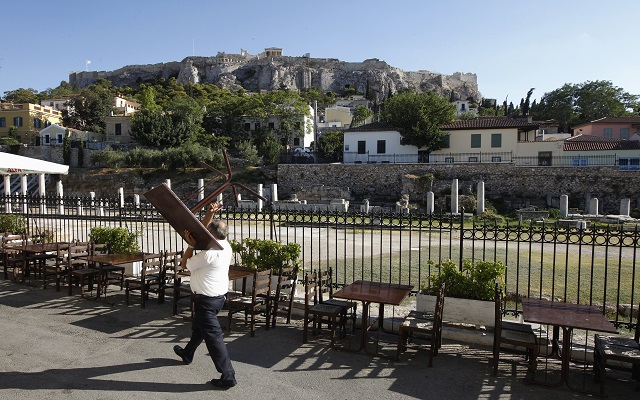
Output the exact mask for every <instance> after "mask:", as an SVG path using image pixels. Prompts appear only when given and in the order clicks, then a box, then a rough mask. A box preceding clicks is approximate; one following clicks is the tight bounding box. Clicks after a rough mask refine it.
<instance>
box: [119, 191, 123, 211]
mask: <svg viewBox="0 0 640 400" xmlns="http://www.w3.org/2000/svg"><path fill="white" fill-rule="evenodd" d="M118 199H120V208H124V188H118Z"/></svg>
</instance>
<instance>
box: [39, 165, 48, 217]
mask: <svg viewBox="0 0 640 400" xmlns="http://www.w3.org/2000/svg"><path fill="white" fill-rule="evenodd" d="M46 193H47V191H46V188H45V180H44V174H39V175H38V194H40V213H41V214H44V213H46V212H47V207H45V204H44V199H43V197H44V195H45V194H46Z"/></svg>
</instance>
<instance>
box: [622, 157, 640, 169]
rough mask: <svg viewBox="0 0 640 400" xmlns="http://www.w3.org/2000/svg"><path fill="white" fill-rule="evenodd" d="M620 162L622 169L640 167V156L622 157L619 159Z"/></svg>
mask: <svg viewBox="0 0 640 400" xmlns="http://www.w3.org/2000/svg"><path fill="white" fill-rule="evenodd" d="M618 164H619V165H620V169H625V170H628V169H633V170H637V169H640V158H621V159H619V160H618Z"/></svg>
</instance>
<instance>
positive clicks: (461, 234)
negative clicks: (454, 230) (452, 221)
mask: <svg viewBox="0 0 640 400" xmlns="http://www.w3.org/2000/svg"><path fill="white" fill-rule="evenodd" d="M463 251H464V207H462V208H461V209H460V260H459V261H458V268H460V271H462V257H463Z"/></svg>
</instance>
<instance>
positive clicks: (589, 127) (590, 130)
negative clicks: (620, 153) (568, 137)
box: [573, 117, 640, 140]
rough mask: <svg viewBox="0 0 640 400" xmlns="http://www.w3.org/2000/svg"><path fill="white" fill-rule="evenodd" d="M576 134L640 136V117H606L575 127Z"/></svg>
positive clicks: (623, 138) (619, 137) (618, 137)
mask: <svg viewBox="0 0 640 400" xmlns="http://www.w3.org/2000/svg"><path fill="white" fill-rule="evenodd" d="M573 134H574V135H591V136H601V137H605V138H609V139H622V140H629V139H631V138H632V137H633V135H638V136H640V117H604V118H600V119H596V120H595V121H591V122H589V123H586V124H582V125H577V126H575V127H573Z"/></svg>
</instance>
